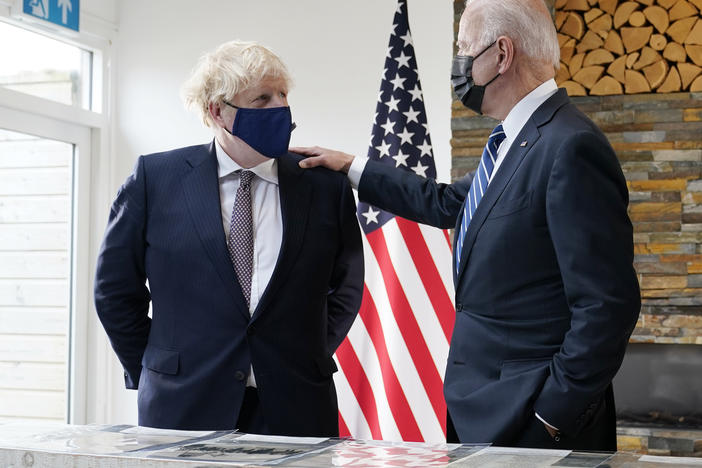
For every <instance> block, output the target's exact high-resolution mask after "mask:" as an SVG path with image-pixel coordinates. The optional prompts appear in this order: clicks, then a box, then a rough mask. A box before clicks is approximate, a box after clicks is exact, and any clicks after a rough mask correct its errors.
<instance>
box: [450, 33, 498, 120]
mask: <svg viewBox="0 0 702 468" xmlns="http://www.w3.org/2000/svg"><path fill="white" fill-rule="evenodd" d="M495 42H497V41H495ZM495 42H493V43H492V44H490V45H489V46H487V47H486V48H484V49H483V50H482V51H481V52H480V53H479V54H478V55H476V56H475V57H473V56H470V55H457V56H456V57H455V58H454V59H453V66H452V67H451V85H452V86H453V90H454V91H455V92H456V95H458V99H460V100H461V102H462V103H463V105H464V106H466V107H467V108H468V109H470V110H472V111H475V112H477V113H478V114H482V113H483V112H482V110H481V109H482V107H483V96H484V95H485V88H487V87H488V85H489V84H490V83H492V82H493V81H495V80H496V79H497V77H498V76H500V74H499V73H498V74H497V75H495V77H494V78H493V79H491V80H490V81H488V82H487V83H485V84H484V85H482V86H478V85H476V84H475V81H473V62H474V61H475V59H477V58H478V57H480V56H481V55H483V54H484V53H485V51H487V50H488V49H489V48H490V47H492V46H493V45H495Z"/></svg>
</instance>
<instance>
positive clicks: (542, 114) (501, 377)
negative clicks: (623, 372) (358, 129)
mask: <svg viewBox="0 0 702 468" xmlns="http://www.w3.org/2000/svg"><path fill="white" fill-rule="evenodd" d="M523 142H525V143H523ZM471 180H472V175H468V176H466V177H465V178H463V179H462V180H459V181H457V182H455V183H453V184H450V185H446V184H437V183H435V182H434V181H433V180H427V179H422V178H420V177H417V176H415V175H414V174H408V173H407V172H404V171H396V170H392V168H390V169H387V168H386V166H383V165H380V164H378V163H374V162H372V161H370V162H368V165H367V166H366V169H365V171H364V172H363V175H362V178H361V181H360V186H359V196H360V198H361V200H363V201H366V202H368V203H371V204H374V205H376V206H379V207H381V208H384V209H386V210H388V211H391V212H394V213H396V214H398V215H400V216H404V217H407V218H410V219H413V220H416V221H419V222H423V223H427V224H430V225H433V226H438V227H442V228H449V227H456V228H457V229H458V228H459V226H460V221H461V219H460V218H461V215H462V211H463V204H464V201H465V199H466V194H467V192H468V189H469V186H470V182H471ZM627 204H628V192H627V187H626V182H625V180H624V176H623V174H622V171H621V167H620V165H619V162H618V160H617V157H616V155H615V154H614V151H613V150H612V148H611V146H610V145H609V143H608V142H607V140H606V138H605V137H604V135H603V134H602V132H601V131H600V130H599V129H598V128H597V127H596V126H595V125H594V124H593V123H592V122H591V121H590V120H589V119H588V118H587V117H586V116H585V115H583V114H582V113H581V112H580V111H578V110H577V109H576V108H575V107H574V106H573V105H572V104H571V103H570V100H569V98H568V96H567V94H566V93H565V90H563V89H561V90H559V91H558V92H557V93H556V94H555V95H554V96H552V97H551V98H549V99H548V100H547V101H546V102H545V103H544V104H543V105H542V106H540V108H539V109H538V110H537V111H536V112H535V113H534V114H533V115H532V117H531V118H530V119H529V121H527V123H526V125H525V126H524V128H523V130H522V131H521V133H520V134H519V136H518V137H517V138H516V141H515V142H514V144H513V145H512V147H511V149H510V151H509V152H508V153H507V155H506V157H505V160H504V162H503V163H502V166H501V167H500V169H499V170H498V172H497V173H496V175H495V177H494V179H493V180H492V181H491V183H490V185H489V187H488V189H487V191H486V192H485V195H484V197H483V199H482V201H481V202H480V204H479V205H478V208H477V210H476V212H475V214H474V217H473V219H472V220H471V223H470V226H469V228H468V232H467V234H466V238H465V244H464V246H463V251H462V258H461V267H460V270H459V271H455V264H454V281H455V286H456V312H457V313H456V323H455V328H454V332H453V337H452V339H451V347H450V351H449V356H448V363H447V369H446V378H445V383H444V395H445V397H446V403H447V405H448V409H449V413H450V415H451V418H452V419H453V423H454V425H455V429H456V432H457V434H458V436H459V438H460V440H461V441H462V442H492V443H495V444H500V445H516V444H517V443H518V442H519V438H520V437H521V434H522V432H524V430H525V428H526V425H527V424H528V422H529V420H530V419H532V418H533V415H534V412H535V411H536V412H537V413H538V414H539V415H540V416H541V417H543V418H544V419H545V420H546V421H548V422H549V423H550V424H552V425H554V426H556V427H557V428H559V429H560V430H561V431H562V432H563V433H564V434H565V435H567V436H570V438H571V440H577V438H578V436H579V434H581V431H583V430H584V429H585V428H586V427H588V426H589V425H591V424H592V422H593V421H592V419H593V418H595V417H600V416H601V415H600V414H599V413H600V411H598V408H600V407H601V406H602V404H601V402H602V400H603V397H604V395H605V393H606V392H608V391H609V392H611V387H610V385H611V381H612V378H613V377H614V375H615V373H616V372H617V370H618V369H619V366H620V365H621V362H622V359H623V356H624V351H625V347H626V345H627V342H628V339H629V336H630V334H631V332H632V330H633V328H634V325H635V323H636V320H637V317H638V313H639V308H640V296H639V287H638V282H637V279H636V274H635V272H634V269H633V265H632V262H633V239H632V226H631V222H630V220H629V217H628V215H627ZM457 237H458V236H457V235H456V236H454V238H457ZM455 251H456V249H455V248H454V252H455ZM607 412H609V415H608V416H607V420H608V421H611V424H608V425H607V427H606V429H605V430H606V431H608V432H609V434H610V435H611V436H612V437H614V431H615V427H614V415H613V412H614V408H613V406H611V405H610V407H608V408H607ZM539 424H541V423H539ZM541 429H544V428H543V425H541ZM543 433H544V434H546V435H547V433H546V432H545V430H543ZM594 445H595V446H594V447H592V446H588V445H587V444H585V447H584V448H590V449H605V447H598V446H597V444H594ZM581 447H582V445H581Z"/></svg>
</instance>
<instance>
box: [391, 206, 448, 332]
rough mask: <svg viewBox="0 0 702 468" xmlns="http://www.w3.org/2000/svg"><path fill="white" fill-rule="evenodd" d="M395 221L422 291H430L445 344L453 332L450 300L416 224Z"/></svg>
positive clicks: (403, 220)
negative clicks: (415, 269) (422, 286)
mask: <svg viewBox="0 0 702 468" xmlns="http://www.w3.org/2000/svg"><path fill="white" fill-rule="evenodd" d="M395 219H396V220H397V226H398V227H399V228H400V232H401V233H402V236H403V237H404V238H405V242H406V243H407V247H408V248H409V252H410V255H411V256H412V261H413V262H414V265H415V267H417V271H421V272H422V274H421V275H420V276H419V277H420V278H421V280H422V283H423V284H424V289H425V290H426V291H431V294H429V300H430V301H431V303H432V305H433V306H434V313H435V314H436V317H437V318H438V319H439V323H440V324H441V329H442V330H443V332H444V336H445V337H446V342H447V343H448V342H449V341H450V340H451V332H452V331H453V320H451V317H450V316H448V314H446V311H450V310H451V309H452V308H453V304H452V303H451V298H450V297H449V295H448V293H447V292H446V288H445V287H444V283H443V281H442V279H441V275H440V274H439V271H438V270H437V268H436V265H435V264H434V260H433V259H432V257H431V252H429V249H428V248H427V244H426V242H425V240H424V237H423V236H422V232H421V230H420V229H419V225H418V224H417V223H413V222H411V221H407V220H406V219H404V218H400V217H399V216H398V217H396V218H395Z"/></svg>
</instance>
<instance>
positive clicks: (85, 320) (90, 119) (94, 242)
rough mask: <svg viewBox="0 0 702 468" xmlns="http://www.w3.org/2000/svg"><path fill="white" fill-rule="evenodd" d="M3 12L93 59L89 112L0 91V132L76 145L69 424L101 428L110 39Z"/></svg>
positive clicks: (104, 410)
mask: <svg viewBox="0 0 702 468" xmlns="http://www.w3.org/2000/svg"><path fill="white" fill-rule="evenodd" d="M7 4H8V2H7V1H6V0H0V21H3V22H6V23H9V24H11V25H13V26H18V27H21V28H24V29H26V30H29V31H31V32H36V33H39V34H42V35H44V36H49V37H51V38H53V39H58V40H61V41H63V42H66V43H68V44H71V45H74V46H76V47H80V48H83V49H87V50H89V51H90V52H92V54H93V60H92V62H93V66H92V73H91V80H92V84H91V93H92V96H91V102H92V110H86V109H83V108H81V107H80V106H77V105H67V104H62V103H59V102H56V101H52V100H49V99H45V98H41V97H37V96H33V95H29V94H25V93H22V92H19V91H13V90H10V89H7V88H2V87H0V127H2V128H5V129H7V130H10V131H16V132H22V133H27V134H32V135H37V136H39V137H44V138H50V139H53V140H59V141H65V142H67V143H72V144H74V145H75V146H74V148H75V149H76V150H75V154H74V166H73V175H74V178H73V184H74V195H73V209H72V214H73V216H72V223H73V225H72V237H71V260H70V264H71V285H70V289H71V290H70V294H71V296H70V297H71V299H70V307H71V320H70V332H69V337H70V338H69V340H70V341H69V343H68V344H69V346H68V350H69V356H68V379H69V382H68V383H69V388H68V390H69V393H68V395H67V396H68V398H67V405H68V408H67V420H68V422H69V423H71V424H86V423H88V422H105V421H106V419H107V415H108V414H109V410H110V406H111V405H110V403H109V401H110V400H109V398H110V396H111V395H112V391H111V386H112V385H113V384H114V382H113V381H114V378H113V376H112V371H113V367H114V365H113V363H112V359H111V358H112V356H111V349H110V347H109V343H108V342H107V340H106V339H105V337H104V334H103V333H101V332H100V331H101V327H100V324H99V322H98V320H97V317H96V315H95V312H94V306H93V295H92V291H93V281H94V273H95V262H96V260H97V251H98V248H99V245H100V242H101V239H102V234H103V231H104V227H105V224H106V222H107V213H108V210H107V208H106V207H109V204H110V201H111V196H112V195H113V194H111V192H110V187H111V186H112V185H111V182H112V181H111V174H112V172H113V166H114V161H113V160H112V159H111V158H110V154H111V138H110V135H111V134H112V133H113V125H114V124H113V123H112V121H111V119H110V117H109V114H110V113H111V110H112V109H113V107H114V98H113V97H112V96H111V93H109V83H110V82H112V81H113V80H114V76H115V70H114V67H112V66H111V59H112V55H113V46H112V42H111V39H113V37H112V36H113V34H114V32H115V31H114V29H113V28H112V27H111V26H110V25H109V24H106V23H100V22H99V21H96V18H94V17H92V18H90V17H89V18H88V21H87V22H88V23H89V25H88V28H85V25H84V24H82V25H81V28H83V29H90V30H92V31H97V33H86V32H81V33H75V32H73V31H70V32H68V33H67V32H64V31H57V30H53V29H52V28H51V27H50V26H49V27H46V26H45V25H41V24H35V23H34V22H30V21H25V20H24V19H17V18H15V17H13V16H12V8H11V5H7ZM83 20H84V18H83V13H81V22H82V23H85V21H83ZM90 23H92V24H90ZM105 397H107V401H105V399H104V398H105Z"/></svg>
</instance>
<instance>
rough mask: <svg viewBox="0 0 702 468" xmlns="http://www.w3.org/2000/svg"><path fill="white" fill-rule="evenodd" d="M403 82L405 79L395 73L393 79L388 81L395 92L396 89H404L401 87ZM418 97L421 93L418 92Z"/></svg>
mask: <svg viewBox="0 0 702 468" xmlns="http://www.w3.org/2000/svg"><path fill="white" fill-rule="evenodd" d="M405 81H407V79H406V78H400V74H399V73H396V74H395V79H394V80H390V83H392V86H393V88H392V90H393V91H395V90H396V89H397V88H400V89H404V88H403V85H404V83H405ZM410 92H411V91H410ZM420 95H421V91H420ZM413 96H414V94H413Z"/></svg>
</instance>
